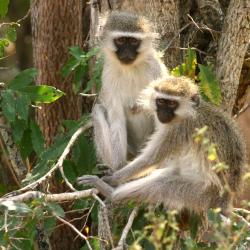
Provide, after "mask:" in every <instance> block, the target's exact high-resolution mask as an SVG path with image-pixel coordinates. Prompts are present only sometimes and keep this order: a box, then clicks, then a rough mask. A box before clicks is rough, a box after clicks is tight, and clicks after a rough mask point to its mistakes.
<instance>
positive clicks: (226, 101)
mask: <svg viewBox="0 0 250 250" xmlns="http://www.w3.org/2000/svg"><path fill="white" fill-rule="evenodd" d="M249 40H250V3H249V1H247V0H245V1H244V0H231V2H230V4H229V7H228V10H227V16H226V18H225V20H224V26H223V30H222V35H221V38H220V41H219V47H218V52H217V58H216V75H217V78H218V80H219V82H220V87H221V92H222V104H221V107H222V108H223V109H224V110H225V111H227V112H229V113H231V112H232V109H233V106H234V103H235V98H236V94H237V89H238V86H239V80H240V74H241V70H242V65H243V62H244V56H245V54H246V51H247V48H248V44H249Z"/></svg>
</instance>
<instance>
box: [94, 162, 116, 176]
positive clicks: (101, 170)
mask: <svg viewBox="0 0 250 250" xmlns="http://www.w3.org/2000/svg"><path fill="white" fill-rule="evenodd" d="M96 168H97V170H98V174H100V175H111V174H113V171H114V170H113V169H112V168H111V167H110V166H108V165H106V164H98V165H96Z"/></svg>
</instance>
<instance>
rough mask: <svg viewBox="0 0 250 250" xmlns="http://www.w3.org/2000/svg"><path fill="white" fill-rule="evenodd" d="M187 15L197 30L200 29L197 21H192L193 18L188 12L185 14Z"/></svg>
mask: <svg viewBox="0 0 250 250" xmlns="http://www.w3.org/2000/svg"><path fill="white" fill-rule="evenodd" d="M187 16H188V18H189V19H190V20H191V22H192V23H193V24H194V25H195V27H196V28H197V29H198V30H201V28H200V26H199V25H198V23H196V22H195V21H194V19H193V18H192V17H191V16H190V15H189V14H187ZM201 32H202V30H201Z"/></svg>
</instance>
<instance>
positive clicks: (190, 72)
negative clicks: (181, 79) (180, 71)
mask: <svg viewBox="0 0 250 250" xmlns="http://www.w3.org/2000/svg"><path fill="white" fill-rule="evenodd" d="M185 62H186V76H188V77H190V78H191V79H195V70H196V66H197V59H196V52H195V51H194V50H192V49H191V48H188V51H187V55H186V58H185Z"/></svg>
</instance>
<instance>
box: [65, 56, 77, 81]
mask: <svg viewBox="0 0 250 250" xmlns="http://www.w3.org/2000/svg"><path fill="white" fill-rule="evenodd" d="M80 63H81V62H80V61H79V60H77V59H75V58H74V57H71V58H70V59H69V60H68V61H67V63H66V64H65V65H64V66H63V67H62V69H61V74H62V76H63V77H66V76H68V75H69V74H70V73H72V72H73V71H74V70H75V69H76V67H78V66H79V65H80Z"/></svg>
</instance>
